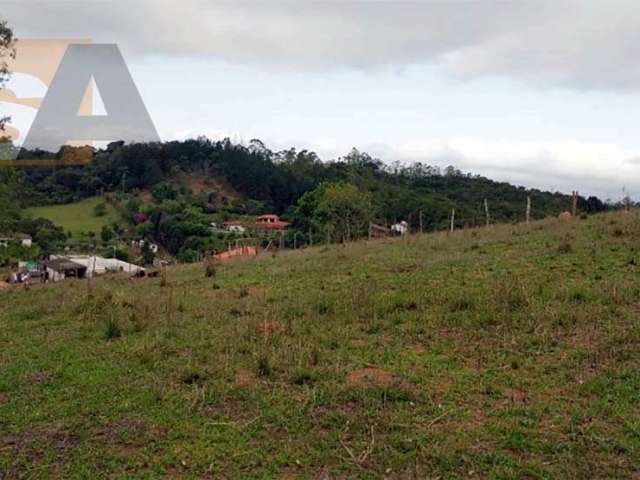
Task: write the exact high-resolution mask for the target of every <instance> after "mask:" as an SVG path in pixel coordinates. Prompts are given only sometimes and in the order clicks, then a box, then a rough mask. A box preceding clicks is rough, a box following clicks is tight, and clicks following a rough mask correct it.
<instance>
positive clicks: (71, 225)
mask: <svg viewBox="0 0 640 480" xmlns="http://www.w3.org/2000/svg"><path fill="white" fill-rule="evenodd" d="M100 203H105V199H104V197H91V198H87V199H85V200H81V201H79V202H74V203H68V204H64V205H50V206H45V207H33V208H29V209H27V210H26V211H27V213H28V214H30V215H31V216H32V217H34V218H37V217H42V218H46V219H48V220H51V221H52V222H53V223H55V224H56V225H58V226H60V227H62V228H63V229H64V231H65V232H70V233H71V235H73V236H74V237H78V236H80V235H82V234H86V233H87V232H94V233H96V234H99V233H100V229H101V228H102V227H103V226H104V225H109V224H111V223H113V222H115V221H117V220H118V216H117V213H116V211H115V209H114V208H113V207H112V206H111V205H109V204H108V203H105V205H106V210H105V214H104V215H102V216H96V215H95V214H94V209H95V207H96V205H98V204H100Z"/></svg>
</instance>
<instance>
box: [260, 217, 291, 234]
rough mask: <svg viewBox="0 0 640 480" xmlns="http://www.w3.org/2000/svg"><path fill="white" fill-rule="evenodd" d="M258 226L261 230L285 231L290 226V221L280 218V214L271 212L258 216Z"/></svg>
mask: <svg viewBox="0 0 640 480" xmlns="http://www.w3.org/2000/svg"><path fill="white" fill-rule="evenodd" d="M256 228H258V229H259V230H275V231H285V230H286V229H288V228H289V222H285V221H283V220H280V217H279V216H278V215H275V214H273V213H269V214H266V215H260V216H259V217H258V218H256Z"/></svg>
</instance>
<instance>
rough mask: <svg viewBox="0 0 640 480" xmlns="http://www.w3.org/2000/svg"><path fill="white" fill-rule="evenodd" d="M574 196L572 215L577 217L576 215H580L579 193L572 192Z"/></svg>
mask: <svg viewBox="0 0 640 480" xmlns="http://www.w3.org/2000/svg"><path fill="white" fill-rule="evenodd" d="M571 194H572V197H573V198H572V205H571V207H572V208H571V213H572V214H573V216H574V217H575V216H576V214H577V213H578V191H577V190H574V191H573V192H571Z"/></svg>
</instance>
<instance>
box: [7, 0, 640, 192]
mask: <svg viewBox="0 0 640 480" xmlns="http://www.w3.org/2000/svg"><path fill="white" fill-rule="evenodd" d="M0 18H4V19H6V20H8V21H9V24H10V25H11V26H12V27H14V29H15V33H16V35H17V36H18V37H19V38H24V39H27V38H87V37H89V38H91V39H92V41H93V42H94V43H117V44H118V45H119V47H120V49H121V51H122V53H123V55H124V57H125V60H126V62H127V65H128V67H129V69H130V71H131V74H132V76H133V78H134V81H135V83H136V85H137V87H138V89H139V91H140V93H141V95H142V98H143V99H144V102H145V104H146V106H147V109H148V111H149V113H150V115H151V118H152V119H153V122H154V123H155V125H156V127H157V130H158V132H159V134H160V137H161V138H162V139H163V140H173V139H184V138H190V137H196V136H198V135H206V136H209V137H211V138H214V139H218V138H224V137H226V136H228V137H230V138H232V139H233V140H235V141H237V142H248V141H249V140H251V139H253V138H260V139H261V140H263V141H264V142H265V143H266V144H267V146H269V147H270V148H271V149H273V150H279V149H284V148H290V147H296V148H298V149H305V148H306V149H312V150H314V151H316V152H317V153H318V154H319V155H320V157H321V158H323V159H326V160H329V159H334V158H338V157H339V156H341V155H344V154H346V153H348V152H349V150H350V149H351V148H353V147H355V148H358V149H359V150H361V151H366V152H368V153H369V154H371V155H372V156H375V157H378V158H380V159H381V160H383V161H385V162H393V161H396V160H397V161H401V162H406V163H408V162H413V161H421V162H425V163H429V164H433V165H440V166H443V167H444V166H447V165H454V166H456V167H457V168H460V169H461V170H463V171H469V172H472V173H476V174H481V175H485V176H488V177H490V178H494V179H496V180H503V181H509V182H511V183H515V184H518V185H524V186H527V187H533V188H540V189H549V190H558V191H562V192H570V191H572V190H579V191H580V193H581V194H582V195H598V196H600V197H601V198H603V199H605V198H610V199H612V200H618V199H620V198H621V197H622V196H623V188H624V189H625V191H626V192H627V193H629V194H630V195H631V196H632V197H633V198H635V199H640V135H638V128H637V126H638V125H640V62H638V55H637V53H639V52H640V8H638V7H637V5H635V3H634V1H631V0H613V1H607V2H604V1H602V2H596V1H594V2H584V1H570V0H554V1H546V0H530V1H526V2H525V1H518V2H516V1H510V2H506V1H500V2H498V1H492V0H485V1H456V0H450V1H446V0H440V1H414V2H403V1H358V2H349V1H322V2H320V1H305V0H298V1H295V2H293V1H278V0H271V1H266V0H265V1H252V2H248V1H238V0H236V1H233V2H223V1H205V0H182V1H180V2H177V1H173V2H170V1H166V0H129V1H115V0H111V1H92V0H83V1H81V2H80V1H61V0H49V1H34V0H19V1H7V0H0ZM18 47H19V43H18ZM19 53H20V50H19V48H18V54H19ZM18 84H21V85H22V90H24V89H25V88H26V87H25V86H26V85H29V88H31V89H35V90H38V88H40V89H41V90H45V91H46V87H43V86H40V87H38V85H33V79H29V78H25V77H24V76H22V75H16V76H15V78H14V79H13V80H12V82H11V83H10V84H9V85H8V86H9V88H12V85H13V86H14V87H13V88H15V89H16V90H19V87H18ZM5 110H6V111H8V112H9V113H10V114H11V115H13V116H14V119H15V121H16V122H20V121H22V122H27V123H28V121H29V119H30V118H31V119H32V118H33V116H34V115H35V110H33V109H29V108H27V107H24V106H23V107H20V108H17V107H16V106H15V105H7V104H3V105H2V112H3V113H4V112H5Z"/></svg>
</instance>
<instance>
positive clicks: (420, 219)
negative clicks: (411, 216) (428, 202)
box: [418, 210, 422, 233]
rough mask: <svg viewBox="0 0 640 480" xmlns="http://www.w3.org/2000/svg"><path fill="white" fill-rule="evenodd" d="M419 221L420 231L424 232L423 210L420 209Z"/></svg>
mask: <svg viewBox="0 0 640 480" xmlns="http://www.w3.org/2000/svg"><path fill="white" fill-rule="evenodd" d="M418 218H419V223H420V233H422V210H420V216H419V217H418Z"/></svg>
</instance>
